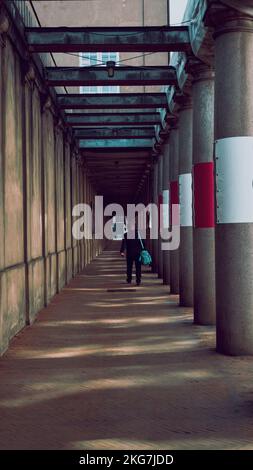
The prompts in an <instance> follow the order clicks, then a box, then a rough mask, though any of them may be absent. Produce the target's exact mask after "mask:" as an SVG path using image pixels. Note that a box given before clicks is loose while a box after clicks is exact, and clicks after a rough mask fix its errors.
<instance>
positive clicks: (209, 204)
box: [193, 162, 215, 228]
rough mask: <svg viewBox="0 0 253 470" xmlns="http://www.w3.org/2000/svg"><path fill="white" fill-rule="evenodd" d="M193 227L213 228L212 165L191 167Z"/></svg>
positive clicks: (207, 163) (208, 163) (198, 164)
mask: <svg viewBox="0 0 253 470" xmlns="http://www.w3.org/2000/svg"><path fill="white" fill-rule="evenodd" d="M193 187H194V226H195V227H196V228H209V227H214V226H215V215H214V214H215V209H214V164H213V162H206V163H197V164H196V165H194V167H193Z"/></svg>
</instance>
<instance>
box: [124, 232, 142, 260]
mask: <svg viewBox="0 0 253 470" xmlns="http://www.w3.org/2000/svg"><path fill="white" fill-rule="evenodd" d="M128 233H129V232H127V233H125V235H124V238H123V240H122V243H121V248H120V252H121V253H123V252H124V251H125V250H126V254H127V256H129V257H131V258H136V257H137V256H139V255H140V252H141V250H142V246H141V242H140V239H139V236H138V231H137V230H135V238H129V237H127V235H128ZM142 243H143V246H144V249H145V243H144V240H142Z"/></svg>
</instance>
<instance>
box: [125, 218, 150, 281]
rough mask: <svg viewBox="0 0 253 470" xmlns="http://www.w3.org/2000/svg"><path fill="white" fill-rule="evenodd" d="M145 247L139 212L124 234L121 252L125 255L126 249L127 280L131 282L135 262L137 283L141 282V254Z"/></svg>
mask: <svg viewBox="0 0 253 470" xmlns="http://www.w3.org/2000/svg"><path fill="white" fill-rule="evenodd" d="M143 248H144V249H145V244H144V242H143V240H141V239H140V234H139V231H138V214H137V215H136V216H135V220H134V222H133V224H132V226H131V225H130V227H129V230H128V231H127V232H126V233H125V234H124V238H123V239H122V243H121V248H120V254H121V256H125V251H126V263H127V282H128V284H131V282H132V274H133V264H134V263H135V274H136V285H137V286H139V285H140V284H141V261H140V254H141V251H142V249H143Z"/></svg>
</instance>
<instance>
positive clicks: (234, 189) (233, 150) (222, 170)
mask: <svg viewBox="0 0 253 470" xmlns="http://www.w3.org/2000/svg"><path fill="white" fill-rule="evenodd" d="M215 174H216V222H217V224H239V223H253V137H249V136H245V137H227V138H225V139H220V140H217V141H216V142H215Z"/></svg>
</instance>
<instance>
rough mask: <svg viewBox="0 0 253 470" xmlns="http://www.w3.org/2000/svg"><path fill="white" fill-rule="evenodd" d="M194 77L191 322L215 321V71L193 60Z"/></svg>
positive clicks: (204, 322)
mask: <svg viewBox="0 0 253 470" xmlns="http://www.w3.org/2000/svg"><path fill="white" fill-rule="evenodd" d="M192 74H193V77H194V80H193V194H194V227H193V273H194V323H196V324H198V325H213V324H215V319H216V312H215V243H214V236H215V234H214V226H215V217H214V169H213V136H214V72H213V70H212V69H211V68H210V67H208V66H206V65H199V64H196V65H195V66H194V67H193V69H192Z"/></svg>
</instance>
